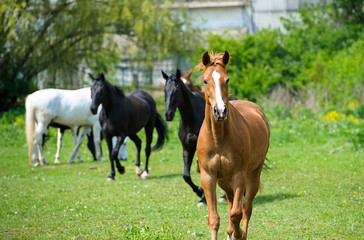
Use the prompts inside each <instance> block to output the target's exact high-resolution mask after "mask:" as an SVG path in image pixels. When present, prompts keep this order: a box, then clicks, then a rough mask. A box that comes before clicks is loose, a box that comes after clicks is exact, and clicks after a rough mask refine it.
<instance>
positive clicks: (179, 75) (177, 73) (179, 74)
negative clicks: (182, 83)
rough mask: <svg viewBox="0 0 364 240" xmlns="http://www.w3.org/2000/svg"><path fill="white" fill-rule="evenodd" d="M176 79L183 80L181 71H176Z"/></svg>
mask: <svg viewBox="0 0 364 240" xmlns="http://www.w3.org/2000/svg"><path fill="white" fill-rule="evenodd" d="M176 77H177V78H178V79H180V78H181V70H179V69H177V71H176Z"/></svg>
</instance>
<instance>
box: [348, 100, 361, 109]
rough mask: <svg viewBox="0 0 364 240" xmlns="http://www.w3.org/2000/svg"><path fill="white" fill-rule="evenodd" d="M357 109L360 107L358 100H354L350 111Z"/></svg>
mask: <svg viewBox="0 0 364 240" xmlns="http://www.w3.org/2000/svg"><path fill="white" fill-rule="evenodd" d="M357 107H359V102H358V101H357V100H353V101H351V102H350V103H349V109H350V110H355V109H356V108H357Z"/></svg>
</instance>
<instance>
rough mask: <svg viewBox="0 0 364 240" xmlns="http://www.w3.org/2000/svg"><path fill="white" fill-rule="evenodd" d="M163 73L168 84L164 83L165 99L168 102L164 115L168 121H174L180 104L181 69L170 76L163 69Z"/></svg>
mask: <svg viewBox="0 0 364 240" xmlns="http://www.w3.org/2000/svg"><path fill="white" fill-rule="evenodd" d="M162 75H163V78H164V79H165V80H166V84H165V85H164V100H165V102H166V110H165V111H164V116H165V118H166V120H167V121H172V120H173V118H174V114H175V113H176V109H177V106H178V98H179V88H180V87H181V86H180V85H181V83H182V80H181V71H180V70H179V69H177V71H176V73H175V74H173V73H172V74H171V75H170V76H168V75H167V74H166V73H165V72H163V71H162Z"/></svg>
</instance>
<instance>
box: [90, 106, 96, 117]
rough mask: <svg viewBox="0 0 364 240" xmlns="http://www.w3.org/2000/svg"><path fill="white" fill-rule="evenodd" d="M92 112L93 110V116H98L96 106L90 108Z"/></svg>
mask: <svg viewBox="0 0 364 240" xmlns="http://www.w3.org/2000/svg"><path fill="white" fill-rule="evenodd" d="M90 110H91V113H92V114H93V115H95V114H97V107H95V106H91V107H90Z"/></svg>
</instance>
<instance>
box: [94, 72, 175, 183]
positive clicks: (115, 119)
mask: <svg viewBox="0 0 364 240" xmlns="http://www.w3.org/2000/svg"><path fill="white" fill-rule="evenodd" d="M89 75H90V77H91V79H92V80H93V84H92V87H91V98H92V102H91V112H92V113H93V114H96V113H97V108H98V106H99V105H100V104H102V110H101V112H100V124H101V127H102V131H103V134H104V137H105V140H106V142H107V145H108V148H109V157H110V163H111V174H110V176H109V178H108V180H114V178H115V167H114V162H116V167H117V169H118V171H119V173H120V174H124V172H125V168H124V167H123V166H122V165H121V164H120V162H119V161H116V159H117V155H118V151H119V148H120V146H121V144H122V143H123V142H124V139H125V137H127V136H128V137H129V138H130V139H131V140H132V141H133V142H134V143H135V145H136V147H137V151H138V152H137V158H136V162H135V165H136V174H137V175H138V176H141V177H142V178H147V177H148V160H149V155H150V153H151V151H154V150H157V149H159V148H161V147H162V146H163V144H164V142H165V140H166V139H168V135H167V133H168V128H167V124H166V122H164V120H163V119H162V117H161V116H160V115H159V114H158V112H157V109H156V104H155V102H154V100H153V98H152V97H151V96H150V95H149V94H148V93H146V92H144V91H133V92H130V93H128V94H127V95H124V92H123V91H122V90H121V89H119V88H117V87H115V86H113V85H112V84H111V83H109V82H108V81H107V80H106V79H105V76H104V74H100V75H99V76H98V77H97V78H94V77H93V76H92V75H91V74H89ZM143 127H144V129H145V135H146V141H147V142H146V148H145V155H146V161H145V169H144V172H142V171H141V169H140V149H141V143H142V141H141V140H140V138H139V137H138V136H137V133H138V132H139V131H140V130H141V129H142V128H143ZM154 128H156V129H157V132H158V140H157V143H156V145H155V146H154V147H153V148H152V149H151V147H150V145H151V143H152V138H153V129H154ZM113 136H117V143H116V145H115V147H114V149H113V147H112V140H111V139H112V137H113Z"/></svg>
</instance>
